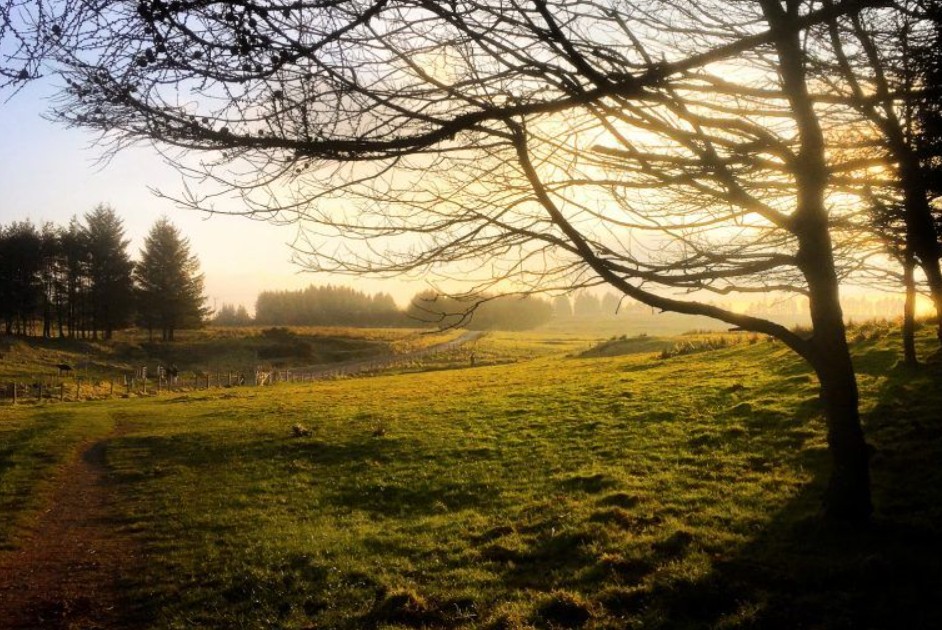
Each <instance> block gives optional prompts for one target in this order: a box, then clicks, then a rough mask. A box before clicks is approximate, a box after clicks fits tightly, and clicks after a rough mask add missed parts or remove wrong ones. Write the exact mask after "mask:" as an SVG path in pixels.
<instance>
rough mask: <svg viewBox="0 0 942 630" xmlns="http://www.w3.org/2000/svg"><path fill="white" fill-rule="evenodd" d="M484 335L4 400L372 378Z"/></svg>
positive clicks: (14, 383) (0, 392)
mask: <svg viewBox="0 0 942 630" xmlns="http://www.w3.org/2000/svg"><path fill="white" fill-rule="evenodd" d="M482 335H483V333H482V332H477V331H475V332H466V333H464V334H462V335H461V336H460V337H458V338H456V339H453V340H451V341H448V342H445V343H440V344H435V345H432V346H429V347H427V348H422V349H420V350H414V351H412V352H406V353H403V354H400V355H393V356H386V357H376V358H372V359H358V360H355V361H346V362H343V363H336V364H333V365H329V366H310V367H298V368H285V369H273V368H268V369H266V368H261V367H256V368H255V369H254V370H241V371H238V370H228V371H225V372H222V371H215V372H209V373H206V372H195V373H193V375H192V377H186V378H184V377H183V375H180V376H176V377H173V376H164V375H162V374H160V372H159V371H158V376H157V377H156V378H148V377H147V372H146V370H145V371H143V375H142V376H140V377H139V376H137V375H133V376H132V375H130V374H125V375H122V376H121V377H120V378H111V379H91V378H88V377H81V376H78V377H74V378H71V379H66V378H63V377H61V376H52V377H50V376H44V377H38V378H30V379H26V382H24V379H22V378H20V379H13V380H10V381H7V382H5V383H0V400H10V401H11V402H12V404H14V405H16V404H18V403H20V402H40V401H45V400H58V401H60V402H66V401H69V402H78V401H82V400H90V399H98V398H101V397H104V396H107V397H109V398H110V397H114V395H115V392H116V390H117V391H118V392H120V393H121V395H123V396H124V397H130V396H131V395H132V394H140V395H145V396H146V395H152V394H159V393H161V392H164V391H167V392H187V391H199V390H206V389H212V388H231V387H247V386H255V387H261V386H266V385H274V384H276V383H313V382H315V381H322V380H327V379H332V378H338V377H342V376H353V375H355V374H370V373H373V372H378V371H381V370H388V369H392V368H396V367H408V366H409V365H410V364H412V363H414V362H415V361H417V360H418V359H423V358H425V357H428V356H432V355H435V354H440V353H444V352H449V351H451V350H455V349H457V348H459V347H461V346H463V345H465V344H467V343H470V342H472V341H476V340H477V339H479V338H480V337H481V336H482ZM246 372H249V373H253V378H252V379H251V380H249V378H248V377H247V376H246ZM69 380H71V382H69ZM214 383H215V384H214ZM103 390H104V391H103ZM122 390H123V391H122ZM105 392H106V393H105ZM83 394H84V396H83Z"/></svg>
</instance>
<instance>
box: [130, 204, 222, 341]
mask: <svg viewBox="0 0 942 630" xmlns="http://www.w3.org/2000/svg"><path fill="white" fill-rule="evenodd" d="M134 279H135V281H136V283H137V292H138V310H139V315H140V322H141V324H142V325H143V326H145V327H146V328H147V330H148V332H149V333H150V337H151V338H153V334H154V330H155V329H157V328H159V329H160V332H161V339H163V340H164V341H173V337H174V331H175V330H177V329H179V328H195V327H198V326H200V325H201V324H202V323H203V319H204V318H205V317H207V316H208V314H209V309H208V308H206V306H205V302H206V298H205V297H204V296H203V275H202V274H201V273H200V272H199V260H198V259H197V258H196V256H194V255H192V254H190V243H189V240H188V239H185V238H183V237H182V236H181V234H180V230H178V229H177V228H176V226H174V225H173V224H172V223H170V221H169V220H167V219H166V218H161V219H159V220H158V221H157V223H155V224H154V227H153V228H151V231H150V233H149V234H148V235H147V238H146V239H145V240H144V249H142V250H141V260H140V262H138V264H137V267H136V268H135V270H134Z"/></svg>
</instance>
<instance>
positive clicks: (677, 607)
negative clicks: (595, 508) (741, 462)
mask: <svg viewBox="0 0 942 630" xmlns="http://www.w3.org/2000/svg"><path fill="white" fill-rule="evenodd" d="M889 374H890V376H889V378H888V381H887V383H886V385H885V387H884V388H883V390H882V391H881V393H880V396H879V402H878V404H877V406H876V408H875V409H874V410H873V411H872V412H871V413H870V414H868V416H867V417H866V418H865V419H864V421H865V425H866V431H867V435H868V440H869V441H870V443H871V444H872V445H873V447H874V449H875V450H874V456H873V460H872V478H873V494H874V503H875V504H876V506H877V512H876V514H875V516H874V518H873V520H872V522H871V523H870V524H869V525H868V526H866V527H864V528H851V527H849V526H842V525H839V524H827V523H825V522H823V521H821V520H820V519H819V518H818V516H817V514H816V512H817V509H818V500H819V497H820V496H821V493H822V490H823V487H824V484H825V480H826V476H827V472H828V468H829V462H828V461H827V459H828V458H827V454H826V452H824V451H818V452H817V453H816V454H815V453H814V452H812V453H811V454H805V455H804V462H803V465H805V466H806V467H809V468H811V469H812V470H814V471H815V481H814V483H813V484H811V485H810V486H809V487H808V488H807V489H806V490H805V491H804V492H803V493H802V494H800V495H799V496H797V497H795V498H794V499H793V500H792V501H791V502H789V503H788V504H787V505H785V506H784V507H783V508H782V510H781V511H780V512H779V513H778V514H777V515H775V517H774V518H773V520H772V522H771V523H770V524H768V525H767V526H766V527H764V529H763V531H762V532H761V533H760V534H759V535H758V536H757V537H755V538H754V539H752V540H751V541H750V542H749V543H747V544H746V545H745V546H743V547H741V548H740V549H739V550H738V551H737V552H736V554H735V555H734V556H733V557H728V558H714V559H713V562H712V569H711V571H710V573H709V574H708V575H707V576H706V577H704V578H702V579H698V580H694V581H682V580H681V581H674V582H671V583H667V584H659V585H657V586H655V587H654V588H653V589H652V590H651V591H650V592H647V593H643V595H642V596H635V597H627V596H626V597H625V598H622V599H619V598H611V597H610V598H609V601H608V603H606V602H605V601H604V600H603V605H605V606H607V607H608V608H609V612H610V613H611V614H614V615H626V616H630V617H634V618H635V619H640V620H642V625H644V626H645V627H671V628H678V627H710V626H717V625H719V626H722V627H756V628H801V627H816V628H939V627H942V602H940V599H939V595H940V594H942V563H940V558H942V421H940V419H939V417H938V416H939V411H940V410H942V390H940V387H939V385H940V383H942V370H940V368H939V366H929V367H926V368H924V369H923V370H922V371H920V372H918V373H915V374H914V373H912V372H908V371H903V370H899V369H896V370H891V371H890V372H889ZM628 594H629V595H630V594H631V593H628ZM635 595H638V594H637V593H636V594H635ZM619 608H620V609H619Z"/></svg>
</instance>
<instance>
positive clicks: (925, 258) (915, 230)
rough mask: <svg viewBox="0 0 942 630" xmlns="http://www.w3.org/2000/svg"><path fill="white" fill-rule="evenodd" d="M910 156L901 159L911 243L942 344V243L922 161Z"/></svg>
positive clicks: (906, 219) (909, 240) (909, 242)
mask: <svg viewBox="0 0 942 630" xmlns="http://www.w3.org/2000/svg"><path fill="white" fill-rule="evenodd" d="M906 156H907V158H908V159H904V160H901V164H900V166H901V169H900V171H901V175H902V179H903V189H904V194H905V212H904V220H905V223H906V240H907V247H908V248H909V249H910V251H911V255H912V256H915V257H916V258H917V259H918V260H919V266H920V267H921V268H922V270H923V272H924V273H925V274H926V281H927V284H928V285H929V294H930V295H931V296H932V302H933V305H934V306H935V315H936V337H937V338H938V340H939V343H940V344H942V268H940V262H939V259H940V256H942V247H940V246H939V239H938V237H937V235H936V230H935V223H934V222H933V219H932V208H931V207H930V206H929V199H928V197H927V192H926V186H925V183H924V182H923V181H922V176H921V172H920V167H919V163H918V161H917V160H916V158H915V157H914V156H912V155H911V154H910V153H907V154H906Z"/></svg>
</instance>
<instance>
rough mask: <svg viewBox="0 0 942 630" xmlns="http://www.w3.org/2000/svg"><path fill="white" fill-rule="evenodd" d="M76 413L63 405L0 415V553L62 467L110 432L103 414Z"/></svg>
mask: <svg viewBox="0 0 942 630" xmlns="http://www.w3.org/2000/svg"><path fill="white" fill-rule="evenodd" d="M78 411H79V410H78V409H75V408H69V407H67V406H64V405H63V406H58V407H53V406H43V407H38V408H32V409H31V408H23V407H20V408H15V409H14V408H4V409H3V410H2V411H0V514H2V515H3V518H0V549H8V548H10V546H11V545H12V541H13V538H14V536H15V534H17V533H18V532H20V531H21V530H22V527H24V526H26V525H28V524H29V522H30V519H33V518H35V516H36V513H35V512H36V509H37V508H38V507H39V506H40V505H42V502H43V500H44V498H45V496H46V491H47V490H48V489H49V487H50V484H51V482H52V480H53V479H54V477H55V476H56V472H57V471H58V470H59V469H60V468H61V467H62V465H63V464H65V463H67V462H68V461H69V460H70V459H71V458H73V457H75V456H76V455H77V454H78V449H79V448H80V447H81V445H83V444H86V443H88V442H89V441H91V440H95V439H100V438H101V437H103V436H105V435H106V434H108V433H109V432H110V431H111V429H112V428H113V425H112V422H111V416H110V414H109V413H108V411H107V410H106V409H104V408H101V407H98V408H85V409H83V410H82V412H81V413H77V412H78Z"/></svg>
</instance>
